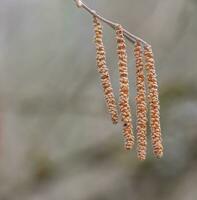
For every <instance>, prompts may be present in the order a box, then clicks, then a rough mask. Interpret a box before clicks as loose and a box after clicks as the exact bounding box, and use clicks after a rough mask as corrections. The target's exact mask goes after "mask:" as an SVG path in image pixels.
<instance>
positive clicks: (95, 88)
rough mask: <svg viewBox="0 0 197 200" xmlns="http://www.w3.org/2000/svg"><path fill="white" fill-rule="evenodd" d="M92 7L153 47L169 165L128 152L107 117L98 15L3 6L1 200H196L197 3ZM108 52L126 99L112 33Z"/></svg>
mask: <svg viewBox="0 0 197 200" xmlns="http://www.w3.org/2000/svg"><path fill="white" fill-rule="evenodd" d="M85 2H86V3H87V4H88V5H90V6H91V7H92V8H95V9H96V10H98V11H99V12H100V13H101V14H102V15H103V16H105V17H107V18H109V19H111V20H113V21H116V22H119V23H121V24H122V25H123V26H124V27H126V28H127V29H128V30H129V31H131V32H132V33H133V34H136V35H138V36H140V37H142V38H144V39H145V40H146V41H148V42H149V43H151V44H152V46H153V50H154V54H155V58H156V63H157V72H158V80H159V88H160V100H161V125H162V133H163V138H164V147H165V152H164V153H165V154H164V157H163V158H162V159H161V160H157V159H154V157H153V156H152V152H151V145H150V146H149V152H148V159H147V160H146V161H145V162H140V161H138V160H137V159H136V151H135V150H134V151H132V152H129V153H126V152H125V151H124V149H123V138H122V134H121V125H117V126H113V125H112V124H111V121H110V118H109V115H108V113H107V112H106V107H105V102H104V99H103V93H102V88H101V86H100V80H99V76H98V73H97V69H96V62H95V46H94V43H93V30H92V19H91V17H90V15H89V14H87V13H86V12H84V11H83V10H80V9H77V8H76V6H75V4H74V2H73V0H56V1H54V0H42V1H40V0H0V102H1V103H0V109H1V134H0V144H1V145H0V200H120V199H124V200H131V199H132V200H145V199H146V200H149V199H150V200H157V199H160V200H176V199H177V200H196V197H197V190H196V185H197V78H196V77H197V39H196V38H197V37H196V36H197V23H196V20H197V1H196V0H173V1H172V0H165V1H163V0H148V1H147V0H122V1H118V0H113V1H112V0H108V1H106V0H86V1H85ZM104 42H105V46H106V51H107V63H108V65H109V69H110V73H111V76H112V82H113V86H114V89H115V94H116V98H117V99H118V87H119V86H118V66H117V56H116V43H115V34H114V31H113V30H112V29H110V28H109V27H107V26H106V25H104ZM127 47H128V59H129V74H130V88H131V106H132V108H133V115H134V114H135V101H134V97H135V93H136V92H135V66H134V57H133V45H132V44H130V43H128V46H127ZM134 123H135V118H134Z"/></svg>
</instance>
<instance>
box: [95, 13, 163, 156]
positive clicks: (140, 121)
mask: <svg viewBox="0 0 197 200" xmlns="http://www.w3.org/2000/svg"><path fill="white" fill-rule="evenodd" d="M93 25H94V31H95V44H96V61H97V66H98V72H99V73H100V78H101V84H102V87H103V91H104V96H105V100H106V105H107V108H108V111H109V113H110V115H111V119H112V122H113V123H114V124H116V123H118V109H117V107H118V106H117V104H116V100H115V95H114V93H113V89H112V84H111V81H110V75H109V70H108V68H107V65H106V53H105V48H104V44H103V33H102V25H101V23H100V21H99V20H98V18H97V17H95V16H94V18H93ZM116 40H117V55H118V66H119V77H120V78H119V84H120V86H119V103H118V105H119V112H120V116H121V122H122V124H123V136H124V140H125V149H127V150H130V149H132V147H133V145H134V140H135V137H134V134H133V125H132V114H131V107H130V104H129V77H128V63H127V52H126V43H125V39H124V29H123V28H122V26H121V25H117V26H116ZM134 56H135V63H136V91H137V92H136V115H137V125H136V138H137V155H138V158H139V159H140V160H145V159H146V152H147V121H148V120H147V105H148V106H149V111H150V128H151V137H152V146H153V152H154V154H155V156H156V157H158V158H160V157H162V155H163V146H162V138H161V128H160V114H159V98H158V85H157V79H156V72H155V65H154V57H153V53H152V49H151V47H150V46H145V45H143V46H142V44H141V42H140V41H136V43H135V47H134ZM144 68H145V70H144ZM145 71H146V73H145ZM146 85H147V91H146ZM146 93H147V95H146Z"/></svg>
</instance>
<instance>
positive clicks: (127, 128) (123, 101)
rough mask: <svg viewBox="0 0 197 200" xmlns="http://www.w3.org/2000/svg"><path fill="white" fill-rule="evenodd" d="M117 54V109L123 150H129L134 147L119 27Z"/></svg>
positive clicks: (117, 32)
mask: <svg viewBox="0 0 197 200" xmlns="http://www.w3.org/2000/svg"><path fill="white" fill-rule="evenodd" d="M116 39H117V54H118V59H119V62H118V65H119V74H120V89H119V93H120V94H119V107H120V113H121V121H122V122H123V135H124V138H125V149H127V150H130V149H132V147H133V145H134V135H133V126H132V119H131V108H130V105H129V79H128V67H127V53H126V43H125V39H124V34H123V28H122V26H121V25H118V26H117V27H116Z"/></svg>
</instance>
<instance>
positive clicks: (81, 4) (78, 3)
mask: <svg viewBox="0 0 197 200" xmlns="http://www.w3.org/2000/svg"><path fill="white" fill-rule="evenodd" d="M75 2H76V4H77V7H78V8H81V7H82V6H83V3H82V1H81V0H75Z"/></svg>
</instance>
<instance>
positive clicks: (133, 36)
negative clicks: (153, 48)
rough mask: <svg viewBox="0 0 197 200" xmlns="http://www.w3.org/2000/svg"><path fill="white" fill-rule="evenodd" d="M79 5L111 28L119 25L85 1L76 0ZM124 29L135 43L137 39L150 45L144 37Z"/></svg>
mask: <svg viewBox="0 0 197 200" xmlns="http://www.w3.org/2000/svg"><path fill="white" fill-rule="evenodd" d="M74 1H75V3H76V5H77V7H79V8H84V9H85V10H86V11H87V12H88V13H90V14H91V15H93V16H96V17H97V18H99V19H100V20H101V21H103V22H104V23H106V24H107V25H109V26H110V27H111V28H113V29H115V28H116V27H117V25H118V24H117V23H115V22H112V21H110V20H108V19H106V18H104V17H102V16H101V15H99V14H98V13H97V12H96V11H95V10H92V9H91V8H89V7H88V6H87V5H86V4H85V3H83V2H82V1H81V0H74ZM123 31H124V35H125V37H126V38H127V39H128V40H129V41H130V42H132V43H135V42H136V41H140V42H141V43H142V44H143V46H150V45H149V44H148V43H147V42H145V41H144V40H143V39H141V38H139V37H137V36H135V35H133V34H132V33H130V32H129V31H127V30H126V29H123Z"/></svg>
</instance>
